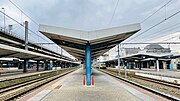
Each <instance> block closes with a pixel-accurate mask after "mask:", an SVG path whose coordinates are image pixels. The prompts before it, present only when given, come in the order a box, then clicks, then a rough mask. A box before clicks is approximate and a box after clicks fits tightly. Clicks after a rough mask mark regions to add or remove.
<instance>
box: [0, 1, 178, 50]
mask: <svg viewBox="0 0 180 101" xmlns="http://www.w3.org/2000/svg"><path fill="white" fill-rule="evenodd" d="M11 1H12V2H14V3H15V4H16V5H18V6H19V7H20V8H21V9H22V10H23V11H24V12H25V13H27V14H28V15H29V16H30V17H31V18H33V20H35V21H36V22H37V23H38V24H47V25H53V26H60V27H65V28H72V29H79V30H86V31H89V30H96V29H103V28H109V27H114V26H121V25H127V24H132V23H141V22H142V21H143V20H144V19H145V18H147V17H148V16H150V15H151V14H152V13H153V12H155V11H156V10H157V9H159V8H160V7H161V6H162V5H164V4H165V3H167V2H168V1H169V0H119V3H118V6H117V9H116V12H115V15H114V17H113V19H112V21H111V18H112V15H113V12H114V9H115V6H116V4H117V1H118V0H11ZM0 7H1V8H2V7H4V8H5V12H6V14H8V15H10V16H11V17H13V18H15V19H16V20H18V21H19V22H23V21H25V20H28V21H29V22H30V27H31V29H33V30H34V31H35V32H37V29H38V26H36V25H35V24H34V23H33V22H32V21H31V20H30V19H29V18H27V17H26V16H25V15H23V14H22V13H21V12H20V11H19V10H18V9H17V8H15V7H14V6H13V5H12V4H11V3H10V2H9V0H1V3H0ZM179 8H180V0H172V1H171V2H170V3H169V4H168V5H167V6H166V7H164V8H163V9H162V10H160V11H159V12H157V13H156V14H155V15H154V16H152V17H151V18H150V19H148V20H147V21H145V22H144V23H141V27H142V30H141V31H140V32H138V33H136V34H135V35H134V36H136V35H138V34H141V33H142V32H143V31H145V30H146V29H148V28H150V27H151V26H153V25H155V24H157V23H158V22H160V21H161V20H163V19H165V18H167V17H168V16H170V15H172V14H174V13H175V12H177V11H178V10H179ZM1 11H3V10H1ZM0 20H1V22H3V15H2V14H0ZM178 23H180V15H179V14H177V15H176V16H174V17H173V18H171V19H169V20H167V21H165V22H164V23H162V24H161V25H159V26H158V27H155V28H153V29H152V30H150V31H148V32H146V33H143V34H142V35H140V36H138V37H136V38H134V39H133V40H131V38H130V39H129V40H127V41H126V42H145V41H147V42H151V41H152V40H154V39H157V38H161V37H162V36H166V35H169V34H173V33H175V32H178V31H179V29H180V28H179V27H177V28H175V29H172V30H170V31H166V32H162V31H161V32H160V31H159V30H163V29H167V28H169V26H172V25H175V24H178ZM6 24H7V25H8V24H14V26H15V25H16V23H15V22H12V21H10V20H8V18H7V20H6ZM0 26H3V23H0ZM17 26H18V25H17ZM14 28H16V27H14ZM19 29H21V28H20V27H17V28H16V30H15V29H14V30H15V31H16V32H18V30H19ZM21 34H23V33H21ZM22 36H23V35H22ZM31 40H38V42H42V41H43V40H42V39H41V38H38V37H37V35H32V36H31ZM160 40H161V39H160ZM176 40H177V39H176ZM132 47H133V46H132ZM134 47H135V46H134ZM55 50H57V51H58V48H57V49H55Z"/></svg>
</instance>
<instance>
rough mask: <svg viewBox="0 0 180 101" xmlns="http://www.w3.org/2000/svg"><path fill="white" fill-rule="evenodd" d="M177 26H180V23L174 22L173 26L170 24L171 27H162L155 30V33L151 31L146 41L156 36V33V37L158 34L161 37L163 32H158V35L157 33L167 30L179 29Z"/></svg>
mask: <svg viewBox="0 0 180 101" xmlns="http://www.w3.org/2000/svg"><path fill="white" fill-rule="evenodd" d="M173 27H174V28H173ZM177 28H180V23H177V24H174V25H172V26H169V27H166V28H163V29H161V30H158V31H156V32H154V33H151V34H150V35H149V36H148V40H147V39H146V41H149V40H151V39H152V38H154V35H155V37H157V36H159V37H161V36H162V35H163V34H158V35H156V34H157V33H166V32H169V31H172V30H174V29H177ZM140 41H142V40H140Z"/></svg>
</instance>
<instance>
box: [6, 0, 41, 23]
mask: <svg viewBox="0 0 180 101" xmlns="http://www.w3.org/2000/svg"><path fill="white" fill-rule="evenodd" d="M9 2H10V3H11V4H12V5H14V6H15V7H16V8H17V9H18V10H20V11H21V12H22V13H23V14H24V15H25V16H27V17H28V18H29V19H30V20H31V21H33V22H34V23H35V24H36V25H37V26H39V24H38V23H37V22H36V21H35V20H33V19H32V18H31V17H30V16H28V15H27V14H26V13H25V12H24V11H23V10H22V9H21V8H20V7H18V6H17V5H16V4H15V3H14V2H12V1H11V0H9Z"/></svg>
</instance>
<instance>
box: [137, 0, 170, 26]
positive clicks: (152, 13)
mask: <svg viewBox="0 0 180 101" xmlns="http://www.w3.org/2000/svg"><path fill="white" fill-rule="evenodd" d="M171 1H173V0H169V1H168V2H167V3H166V4H164V5H163V6H161V7H160V8H159V9H157V10H156V11H155V12H154V13H152V14H151V15H150V16H148V17H147V18H145V19H144V20H142V21H141V24H142V23H144V22H145V21H146V20H148V19H149V18H151V17H152V16H153V15H154V14H156V13H157V12H158V11H160V10H161V9H162V8H164V7H166V5H168V4H169V3H170V2H171ZM165 9H166V8H165ZM165 16H166V12H165ZM165 18H166V17H165Z"/></svg>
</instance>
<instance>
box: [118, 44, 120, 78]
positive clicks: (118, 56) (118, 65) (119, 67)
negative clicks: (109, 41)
mask: <svg viewBox="0 0 180 101" xmlns="http://www.w3.org/2000/svg"><path fill="white" fill-rule="evenodd" d="M118 74H119V75H120V55H119V44H118Z"/></svg>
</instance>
